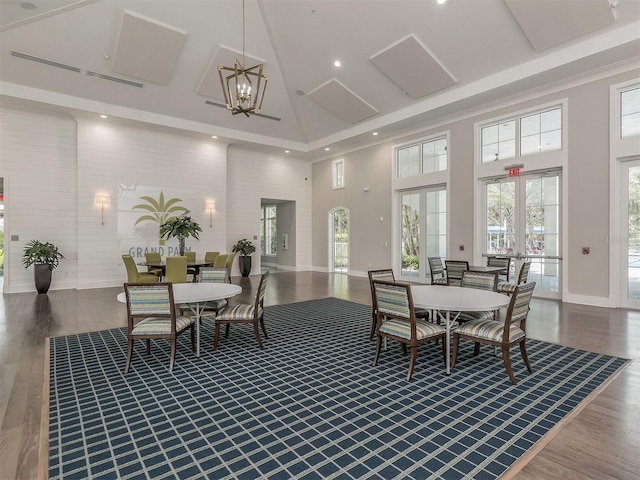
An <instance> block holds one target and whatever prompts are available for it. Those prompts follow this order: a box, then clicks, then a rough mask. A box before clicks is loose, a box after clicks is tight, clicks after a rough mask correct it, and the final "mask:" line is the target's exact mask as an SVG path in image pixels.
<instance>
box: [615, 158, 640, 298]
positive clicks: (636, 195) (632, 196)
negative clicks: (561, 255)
mask: <svg viewBox="0 0 640 480" xmlns="http://www.w3.org/2000/svg"><path fill="white" fill-rule="evenodd" d="M621 190H622V192H621V194H622V202H621V204H622V205H623V207H624V208H623V215H624V218H623V222H622V228H623V231H622V232H620V236H619V238H616V239H615V242H612V243H613V245H612V248H620V258H621V261H622V265H621V267H622V268H620V272H621V275H622V278H621V284H622V289H621V290H622V291H621V296H622V298H621V299H620V306H621V307H626V308H640V160H634V161H629V162H624V163H623V164H622V189H621Z"/></svg>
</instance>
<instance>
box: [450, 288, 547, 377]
mask: <svg viewBox="0 0 640 480" xmlns="http://www.w3.org/2000/svg"><path fill="white" fill-rule="evenodd" d="M535 286H536V282H529V283H523V284H521V285H518V286H516V288H515V290H514V291H513V295H512V296H511V301H510V302H509V306H508V307H507V313H506V315H505V316H504V321H501V322H496V321H495V320H491V319H489V320H472V321H470V322H466V323H463V324H462V325H460V326H459V327H458V328H456V329H455V330H454V332H453V356H452V359H451V368H453V367H454V366H455V364H456V359H457V358H458V346H459V343H460V340H468V341H470V342H474V343H475V348H474V351H473V356H474V357H475V356H478V355H479V354H480V344H485V345H492V346H494V347H497V348H500V349H502V360H503V362H504V366H505V368H506V370H507V374H508V375H509V378H510V379H511V383H512V384H513V385H515V384H516V383H517V380H516V377H515V375H514V373H513V368H512V366H511V359H510V357H509V351H510V350H511V348H512V347H514V346H516V345H519V346H520V354H521V355H522V360H523V361H524V364H525V366H526V367H527V370H529V372H532V371H533V370H532V369H531V365H530V363H529V358H528V357H527V349H526V345H525V342H526V340H527V328H526V325H527V315H528V314H529V304H530V302H531V297H532V295H533V289H534V288H535Z"/></svg>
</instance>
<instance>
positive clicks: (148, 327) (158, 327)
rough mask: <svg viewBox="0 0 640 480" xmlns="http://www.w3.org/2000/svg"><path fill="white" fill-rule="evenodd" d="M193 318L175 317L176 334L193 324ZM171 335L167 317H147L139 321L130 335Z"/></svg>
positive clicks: (169, 322) (169, 321)
mask: <svg viewBox="0 0 640 480" xmlns="http://www.w3.org/2000/svg"><path fill="white" fill-rule="evenodd" d="M194 320H195V319H194V317H184V316H176V332H180V331H182V330H184V329H185V328H187V327H188V326H189V325H191V324H192V323H193V322H194ZM170 333H171V320H170V319H169V318H167V317H147V318H144V319H142V320H140V321H139V322H138V323H137V324H136V325H135V327H133V330H131V334H132V335H168V334H170Z"/></svg>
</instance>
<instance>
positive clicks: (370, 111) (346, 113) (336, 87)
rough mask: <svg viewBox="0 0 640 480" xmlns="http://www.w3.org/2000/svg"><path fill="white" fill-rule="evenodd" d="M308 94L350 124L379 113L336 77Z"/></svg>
mask: <svg viewBox="0 0 640 480" xmlns="http://www.w3.org/2000/svg"><path fill="white" fill-rule="evenodd" d="M308 96H309V98H311V99H312V100H313V101H314V102H316V103H318V105H320V106H322V107H324V108H325V109H326V110H328V111H329V112H331V113H333V114H334V115H335V116H336V117H338V118H341V119H342V120H344V121H345V122H347V123H350V124H352V123H356V122H360V121H362V120H364V119H365V118H369V117H371V116H372V115H375V114H376V113H378V110H376V109H375V108H374V107H372V106H371V105H369V104H368V103H367V102H366V101H364V100H363V99H362V98H360V97H359V96H358V95H356V94H355V93H354V92H352V91H351V90H349V89H348V88H347V87H345V86H344V85H343V84H342V83H340V82H339V81H338V80H336V79H335V78H333V79H331V80H329V81H328V82H326V83H323V84H322V85H320V86H319V87H318V88H315V89H313V90H312V91H311V92H309V93H308Z"/></svg>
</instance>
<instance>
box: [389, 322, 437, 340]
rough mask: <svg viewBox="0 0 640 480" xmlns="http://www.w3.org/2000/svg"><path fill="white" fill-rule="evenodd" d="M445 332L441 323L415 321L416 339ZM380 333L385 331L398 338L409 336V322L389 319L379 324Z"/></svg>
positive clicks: (408, 337)
mask: <svg viewBox="0 0 640 480" xmlns="http://www.w3.org/2000/svg"><path fill="white" fill-rule="evenodd" d="M444 332H446V330H445V328H444V327H443V326H442V325H438V324H437V323H431V322H424V321H421V320H419V321H417V322H416V337H417V338H418V340H421V339H423V338H429V337H433V336H436V335H440V334H442V333H444ZM380 333H386V334H389V335H394V336H396V337H400V338H407V339H410V338H411V324H410V323H409V322H408V321H404V320H399V319H395V318H394V319H391V320H387V321H385V322H383V323H382V325H381V326H380Z"/></svg>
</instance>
